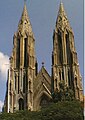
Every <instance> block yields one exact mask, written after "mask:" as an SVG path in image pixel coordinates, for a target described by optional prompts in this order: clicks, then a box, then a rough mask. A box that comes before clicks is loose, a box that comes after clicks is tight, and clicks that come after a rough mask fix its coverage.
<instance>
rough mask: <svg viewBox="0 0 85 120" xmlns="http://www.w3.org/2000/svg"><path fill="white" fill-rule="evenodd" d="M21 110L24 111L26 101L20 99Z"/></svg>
mask: <svg viewBox="0 0 85 120" xmlns="http://www.w3.org/2000/svg"><path fill="white" fill-rule="evenodd" d="M19 110H24V100H23V99H22V98H20V99H19Z"/></svg>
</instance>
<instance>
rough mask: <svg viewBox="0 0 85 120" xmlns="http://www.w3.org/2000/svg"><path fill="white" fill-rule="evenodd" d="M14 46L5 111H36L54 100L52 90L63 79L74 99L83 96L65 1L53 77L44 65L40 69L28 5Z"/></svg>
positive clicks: (55, 36)
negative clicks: (71, 90)
mask: <svg viewBox="0 0 85 120" xmlns="http://www.w3.org/2000/svg"><path fill="white" fill-rule="evenodd" d="M13 46H14V47H13V51H12V55H11V57H10V69H9V70H8V80H7V91H6V97H5V102H4V111H6V112H8V113H9V112H12V113H13V112H15V111H17V110H25V109H28V110H30V111H37V110H40V109H41V107H46V106H47V105H49V104H50V100H51V99H52V97H51V93H52V92H54V91H56V89H58V90H59V82H60V81H64V82H65V85H67V86H68V87H71V88H72V89H73V91H74V93H75V98H77V99H79V100H82V99H83V95H82V84H81V75H80V71H79V64H78V59H77V53H76V50H75V46H74V35H73V31H72V29H71V27H70V24H69V21H68V19H67V16H66V13H65V11H64V7H63V4H62V3H61V4H60V8H59V12H58V17H57V21H56V27H55V30H54V33H53V52H52V76H50V75H49V74H48V72H47V71H46V69H45V67H44V65H42V68H41V70H40V71H39V72H38V63H37V60H36V55H35V38H34V34H33V32H32V26H31V23H30V19H29V16H28V12H27V8H26V4H25V5H24V9H23V12H22V16H21V19H20V21H19V24H18V30H17V32H16V33H15V34H14V37H13Z"/></svg>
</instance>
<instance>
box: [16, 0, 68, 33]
mask: <svg viewBox="0 0 85 120" xmlns="http://www.w3.org/2000/svg"><path fill="white" fill-rule="evenodd" d="M56 27H57V28H58V27H59V28H61V29H62V30H64V28H65V27H67V28H68V29H69V28H70V24H69V21H68V19H67V16H66V13H65V10H64V6H63V3H62V2H61V3H60V7H59V11H58V17H57V21H56ZM18 31H19V32H21V34H23V33H24V32H26V33H28V34H30V35H33V32H32V26H31V22H30V19H29V16H28V11H27V7H26V0H24V8H23V12H22V16H21V19H20V21H19V24H18Z"/></svg>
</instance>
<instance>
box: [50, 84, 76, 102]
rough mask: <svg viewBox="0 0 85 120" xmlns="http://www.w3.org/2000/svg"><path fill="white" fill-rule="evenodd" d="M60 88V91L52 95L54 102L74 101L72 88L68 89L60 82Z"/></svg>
mask: <svg viewBox="0 0 85 120" xmlns="http://www.w3.org/2000/svg"><path fill="white" fill-rule="evenodd" d="M59 87H60V90H56V91H55V92H54V93H52V98H53V101H54V102H58V101H72V100H74V92H73V90H72V89H71V88H68V87H67V86H66V85H65V84H64V82H60V84H59Z"/></svg>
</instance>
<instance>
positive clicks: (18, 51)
mask: <svg viewBox="0 0 85 120" xmlns="http://www.w3.org/2000/svg"><path fill="white" fill-rule="evenodd" d="M16 56H17V59H16V67H17V68H19V66H20V39H18V40H17V54H16Z"/></svg>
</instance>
